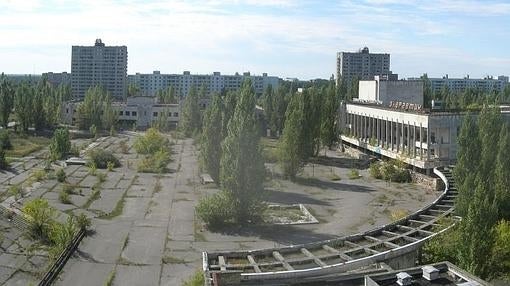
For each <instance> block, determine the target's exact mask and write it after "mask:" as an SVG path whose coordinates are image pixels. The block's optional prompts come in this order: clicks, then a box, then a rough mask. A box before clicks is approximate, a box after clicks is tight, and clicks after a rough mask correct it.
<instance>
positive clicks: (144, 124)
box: [62, 97, 181, 129]
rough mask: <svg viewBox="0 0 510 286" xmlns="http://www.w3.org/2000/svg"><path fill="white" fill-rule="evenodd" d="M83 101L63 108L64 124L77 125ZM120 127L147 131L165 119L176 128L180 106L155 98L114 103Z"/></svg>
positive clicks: (69, 103) (72, 102)
mask: <svg viewBox="0 0 510 286" xmlns="http://www.w3.org/2000/svg"><path fill="white" fill-rule="evenodd" d="M80 103H81V101H70V102H67V103H65V104H64V105H63V107H62V122H63V123H65V124H69V125H74V124H75V123H76V115H77V114H76V111H77V109H78V105H79V104H80ZM112 106H113V108H114V110H116V112H117V116H118V122H119V125H120V126H126V127H132V126H136V128H138V129H146V128H149V127H151V126H152V125H153V124H154V123H156V122H157V121H158V120H160V118H161V117H163V118H165V119H166V120H167V121H168V123H170V125H173V126H176V125H177V123H178V122H179V118H180V110H181V108H180V106H179V104H159V103H157V101H156V98H154V97H130V98H128V99H127V100H126V101H123V102H113V104H112Z"/></svg>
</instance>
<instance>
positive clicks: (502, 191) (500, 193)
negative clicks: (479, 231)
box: [495, 124, 510, 220]
mask: <svg viewBox="0 0 510 286" xmlns="http://www.w3.org/2000/svg"><path fill="white" fill-rule="evenodd" d="M495 176H496V182H495V183H496V203H497V204H498V210H499V211H500V217H501V218H502V219H505V220H510V131H509V125H508V124H505V125H503V127H502V128H501V132H500V133H499V148H498V157H497V160H496V169H495Z"/></svg>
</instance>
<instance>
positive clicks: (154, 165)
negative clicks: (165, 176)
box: [138, 150, 171, 174]
mask: <svg viewBox="0 0 510 286" xmlns="http://www.w3.org/2000/svg"><path fill="white" fill-rule="evenodd" d="M170 162H171V158H170V154H169V153H168V152H167V151H163V150H159V151H157V152H156V153H154V154H151V155H147V156H145V157H144V158H142V159H141V160H140V162H139V163H138V172H142V173H158V174H161V173H166V172H167V171H168V170H167V166H168V164H169V163H170Z"/></svg>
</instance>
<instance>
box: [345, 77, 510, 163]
mask: <svg viewBox="0 0 510 286" xmlns="http://www.w3.org/2000/svg"><path fill="white" fill-rule="evenodd" d="M383 82H384V81H377V80H374V81H366V82H363V81H360V83H359V87H360V88H359V92H360V95H359V97H360V99H358V100H357V101H354V102H342V104H341V105H340V116H339V126H340V128H341V130H342V135H341V139H342V142H343V143H344V144H346V145H348V146H351V147H354V148H357V149H360V150H362V151H365V152H367V153H371V154H373V155H375V156H377V157H385V158H391V159H399V160H401V161H404V162H405V163H407V164H409V165H411V166H413V167H416V168H418V169H421V170H422V171H424V172H427V173H429V172H431V171H432V169H433V168H436V167H442V166H447V165H450V164H452V163H454V162H455V160H456V156H457V148H458V146H457V136H458V134H459V132H460V126H461V124H462V121H463V119H464V118H465V117H466V116H475V117H476V116H477V114H476V113H467V112H458V111H455V112H452V111H440V110H433V109H432V110H428V109H424V108H423V106H422V104H421V103H420V102H423V86H422V85H420V82H419V81H396V82H394V83H392V82H391V81H387V84H389V85H391V86H392V88H391V89H386V94H385V96H384V98H381V97H379V96H380V94H378V92H377V90H378V85H380V84H381V83H383ZM400 82H403V83H405V84H398V83H400ZM380 86H382V85H380ZM380 86H379V87H380ZM379 92H381V93H382V91H379ZM364 93H365V94H364ZM378 99H379V100H378ZM501 113H502V115H503V118H504V119H505V120H506V121H509V122H510V108H508V107H501Z"/></svg>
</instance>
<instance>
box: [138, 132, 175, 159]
mask: <svg viewBox="0 0 510 286" xmlns="http://www.w3.org/2000/svg"><path fill="white" fill-rule="evenodd" d="M133 147H134V148H135V150H136V152H137V153H138V154H155V153H156V152H158V151H161V150H163V151H168V149H169V148H170V141H169V140H168V138H166V137H165V136H163V135H162V134H161V133H159V132H158V131H157V130H156V129H154V128H149V129H148V130H147V132H146V133H145V135H144V136H140V137H138V138H136V141H135V143H134V145H133Z"/></svg>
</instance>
